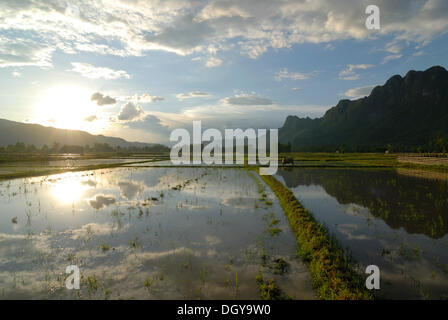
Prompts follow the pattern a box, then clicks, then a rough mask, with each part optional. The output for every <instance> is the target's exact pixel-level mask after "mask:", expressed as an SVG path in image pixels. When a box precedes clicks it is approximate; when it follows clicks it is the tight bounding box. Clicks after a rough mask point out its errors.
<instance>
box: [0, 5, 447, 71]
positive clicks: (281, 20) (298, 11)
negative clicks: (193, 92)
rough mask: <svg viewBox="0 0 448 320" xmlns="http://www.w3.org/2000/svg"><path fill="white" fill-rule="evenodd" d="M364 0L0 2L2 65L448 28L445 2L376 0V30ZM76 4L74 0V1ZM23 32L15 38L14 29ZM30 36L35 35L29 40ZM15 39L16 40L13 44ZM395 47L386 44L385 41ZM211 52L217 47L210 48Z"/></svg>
mask: <svg viewBox="0 0 448 320" xmlns="http://www.w3.org/2000/svg"><path fill="white" fill-rule="evenodd" d="M368 4H370V1H369V0H360V1H353V0H341V1H334V0H314V1H297V0H245V1H236V0H215V1H212V2H205V1H197V0H172V1H163V0H147V1H141V0H133V1H121V0H104V1H100V0H77V1H75V2H73V4H72V3H71V5H70V6H67V5H65V3H64V1H59V0H48V1H45V2H44V1H33V2H31V1H25V0H23V1H17V0H2V1H1V2H0V12H1V16H2V19H1V20H0V30H8V34H7V35H4V36H3V37H5V38H7V41H0V43H1V46H0V66H2V67H5V66H11V65H12V66H31V65H33V66H39V67H48V66H51V55H52V52H53V51H54V50H55V49H59V50H62V51H63V52H67V53H76V52H83V51H85V52H95V53H98V54H107V55H117V56H123V57H124V56H141V55H143V54H144V53H145V52H146V51H148V50H164V51H168V52H174V53H176V54H180V55H188V54H192V53H203V54H206V53H207V52H208V49H209V47H210V45H213V46H215V47H216V48H217V50H221V48H224V47H226V46H227V45H229V43H230V42H231V41H232V40H233V41H237V42H236V44H237V46H239V48H240V51H241V53H243V54H245V55H248V56H249V57H251V58H257V57H259V56H260V55H261V54H263V53H264V52H266V51H267V50H268V49H269V48H273V49H280V48H290V47H291V46H293V45H295V44H301V43H322V44H325V45H328V44H329V43H330V42H332V41H335V40H344V39H369V38H375V37H380V36H390V37H391V38H392V39H393V40H392V41H391V42H393V41H404V42H409V43H418V44H427V43H428V42H430V41H431V40H432V39H434V38H435V37H437V36H439V35H441V34H444V33H446V32H447V30H448V19H447V15H448V2H447V1H443V0H396V1H390V0H377V1H376V3H375V4H376V5H378V6H379V7H380V8H381V10H382V12H386V13H387V14H385V15H382V17H381V18H382V21H381V22H382V25H381V29H380V30H379V31H375V32H372V31H370V30H367V29H366V28H365V24H364V21H365V18H366V16H365V14H364V10H365V8H366V6H367V5H368ZM75 5H76V6H75ZM17 34H21V35H25V36H24V37H25V38H26V39H29V40H30V41H31V42H29V41H25V42H24V43H21V40H20V38H18V37H17V36H16V35H17ZM31 39H33V40H31ZM13 47H15V48H13ZM386 49H387V50H388V52H390V53H392V54H398V52H399V50H400V48H399V47H398V46H396V44H392V45H390V46H389V48H386ZM215 53H216V51H215Z"/></svg>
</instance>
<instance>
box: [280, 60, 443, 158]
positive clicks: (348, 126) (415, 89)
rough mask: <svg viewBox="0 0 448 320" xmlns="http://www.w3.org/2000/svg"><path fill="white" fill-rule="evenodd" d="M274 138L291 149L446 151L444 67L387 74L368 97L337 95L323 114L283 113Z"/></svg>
mask: <svg viewBox="0 0 448 320" xmlns="http://www.w3.org/2000/svg"><path fill="white" fill-rule="evenodd" d="M279 140H280V142H282V143H288V142H289V143H291V144H292V149H293V150H294V151H336V150H346V151H383V150H386V149H392V150H391V151H420V150H421V151H429V152H434V151H435V152H446V151H448V71H447V70H445V68H443V67H439V66H436V67H432V68H430V69H428V70H426V71H413V70H412V71H409V72H408V73H407V74H406V76H405V77H404V78H403V77H401V76H399V75H395V76H393V77H391V78H390V79H389V80H388V81H387V82H386V83H385V84H384V85H383V86H377V87H375V88H374V89H373V90H372V92H371V94H370V96H368V97H364V98H362V99H358V100H354V101H350V100H341V101H339V103H338V104H337V105H336V106H335V107H333V108H331V109H329V110H328V111H327V112H326V113H325V115H324V116H323V117H322V118H318V119H310V118H298V117H296V116H288V117H287V119H286V122H285V123H284V125H283V127H282V128H281V129H280V130H279Z"/></svg>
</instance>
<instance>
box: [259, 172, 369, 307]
mask: <svg viewBox="0 0 448 320" xmlns="http://www.w3.org/2000/svg"><path fill="white" fill-rule="evenodd" d="M261 178H262V179H263V181H264V182H265V183H266V184H267V185H269V186H270V187H271V189H272V190H273V191H274V193H275V194H276V196H277V197H278V199H279V201H280V204H281V206H282V208H283V210H284V211H285V214H286V216H287V218H288V221H289V224H290V226H291V229H292V230H293V232H294V235H295V237H296V239H297V243H298V246H299V254H300V256H301V257H302V260H303V261H304V262H305V263H306V264H307V265H308V267H309V270H310V274H311V279H312V283H313V287H314V289H315V290H316V293H317V295H318V297H319V298H321V299H329V300H336V299H338V300H354V299H364V300H370V299H373V295H372V294H371V293H370V292H369V291H368V290H367V288H366V287H365V285H364V282H363V280H362V278H361V277H360V276H359V275H358V274H357V273H356V271H355V270H354V269H353V268H352V267H351V265H350V263H349V261H348V259H347V257H346V256H345V254H344V252H343V250H342V249H341V248H340V247H339V246H338V244H337V243H336V241H335V240H334V239H332V237H331V236H330V235H329V233H328V231H327V230H326V228H325V227H324V226H322V225H321V224H320V223H318V222H317V221H316V220H315V219H314V217H313V215H312V214H311V213H310V212H308V211H307V210H306V209H305V208H304V207H303V206H302V205H301V204H300V202H299V201H298V200H297V199H296V197H295V196H294V194H293V193H292V192H291V191H290V190H288V189H287V188H286V187H285V186H283V184H281V183H280V182H279V181H278V180H276V179H275V178H274V177H273V176H261Z"/></svg>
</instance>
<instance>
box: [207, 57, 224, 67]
mask: <svg viewBox="0 0 448 320" xmlns="http://www.w3.org/2000/svg"><path fill="white" fill-rule="evenodd" d="M221 64H222V60H221V59H219V58H216V57H211V58H209V59H208V60H207V62H206V63H205V66H206V67H207V68H215V67H219V66H220V65H221Z"/></svg>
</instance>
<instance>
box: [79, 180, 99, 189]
mask: <svg viewBox="0 0 448 320" xmlns="http://www.w3.org/2000/svg"><path fill="white" fill-rule="evenodd" d="M81 184H82V185H84V186H89V187H92V188H93V187H96V185H97V182H96V181H93V180H87V181H82V182H81Z"/></svg>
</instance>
